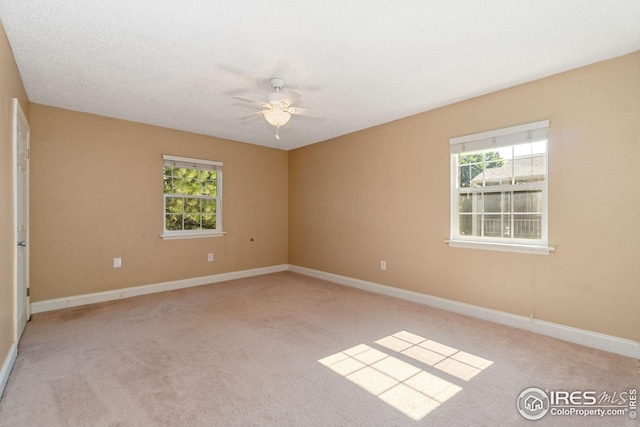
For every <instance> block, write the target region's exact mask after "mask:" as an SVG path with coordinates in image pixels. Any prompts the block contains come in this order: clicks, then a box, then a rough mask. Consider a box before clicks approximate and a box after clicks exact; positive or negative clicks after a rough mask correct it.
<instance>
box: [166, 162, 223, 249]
mask: <svg viewBox="0 0 640 427" xmlns="http://www.w3.org/2000/svg"><path fill="white" fill-rule="evenodd" d="M167 162H173V163H174V165H173V166H174V167H176V165H179V167H184V168H186V169H200V170H215V171H216V195H215V196H203V195H187V196H189V197H190V198H198V199H207V200H215V201H216V228H215V229H207V230H167V197H181V196H182V197H184V196H185V195H184V194H177V193H165V192H164V189H163V191H162V234H161V235H160V237H162V238H163V239H164V240H174V239H197V238H207V237H220V236H223V235H224V234H225V232H224V231H223V228H222V182H223V181H222V176H223V172H222V169H223V162H219V161H214V160H203V159H194V158H190V157H181V156H172V155H166V154H165V155H163V156H162V168H163V171H164V168H165V167H166V166H167ZM190 165H191V166H192V167H189V166H190ZM198 166H200V167H198ZM163 173H164V172H163Z"/></svg>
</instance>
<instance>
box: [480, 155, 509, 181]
mask: <svg viewBox="0 0 640 427" xmlns="http://www.w3.org/2000/svg"><path fill="white" fill-rule="evenodd" d="M493 154H495V156H498V157H499V153H493ZM512 174H513V172H512V168H511V163H510V162H508V161H506V162H505V161H504V160H502V159H499V160H493V161H490V162H487V163H486V164H485V171H484V181H485V185H486V186H489V185H503V184H507V185H508V184H511V175H512Z"/></svg>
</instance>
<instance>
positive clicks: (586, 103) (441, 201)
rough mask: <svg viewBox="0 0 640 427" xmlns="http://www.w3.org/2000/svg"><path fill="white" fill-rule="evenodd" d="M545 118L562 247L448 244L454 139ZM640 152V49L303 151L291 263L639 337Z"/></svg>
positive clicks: (295, 168)
mask: <svg viewBox="0 0 640 427" xmlns="http://www.w3.org/2000/svg"><path fill="white" fill-rule="evenodd" d="M543 119H550V129H549V132H550V140H549V206H550V207H549V224H550V226H549V240H550V244H551V245H555V246H557V252H555V253H553V254H551V255H549V256H541V255H526V254H515V253H503V252H491V251H482V250H472V249H459V248H450V247H449V246H447V245H446V244H445V243H444V240H445V239H447V238H448V237H449V139H450V138H451V137H455V136H462V135H467V134H472V133H476V132H482V131H487V130H492V129H498V128H503V127H508V126H513V125H518V124H523V123H529V122H534V121H538V120H543ZM639 162H640V52H636V53H634V54H631V55H627V56H624V57H620V58H616V59H613V60H610V61H605V62H601V63H598V64H594V65H591V66H588V67H584V68H580V69H576V70H573V71H569V72H566V73H563V74H559V75H556V76H552V77H549V78H546V79H542V80H539V81H535V82H532V83H529V84H525V85H521V86H517V87H514V88H510V89H507V90H503V91H500V92H496V93H492V94H489V95H486V96H482V97H478V98H474V99H471V100H468V101H465V102H460V103H457V104H454V105H450V106H447V107H444V108H440V109H437V110H433V111H430V112H426V113H423V114H420V115H417V116H413V117H409V118H406V119H403V120H399V121H396V122H392V123H388V124H385V125H382V126H378V127H375V128H371V129H367V130H364V131H361V132H357V133H354V134H351V135H347V136H344V137H340V138H337V139H334V140H330V141H326V142H323V143H319V144H315V145H311V146H308V147H304V148H301V149H298V150H294V151H292V152H290V153H289V219H290V221H289V263H290V264H294V265H299V266H303V267H308V268H313V269H318V270H322V271H326V272H331V273H335V274H340V275H345V276H349V277H354V278H358V279H363V280H369V281H373V282H377V283H382V284H386V285H391V286H395V287H398V288H403V289H408V290H412V291H417V292H422V293H425V294H429V295H434V296H438V297H442V298H448V299H452V300H455V301H461V302H464V303H469V304H474V305H477V306H481V307H487V308H491V309H496V310H501V311H505V312H508V313H514V314H518V315H522V316H530V315H533V317H534V318H536V319H542V320H546V321H550V322H555V323H559V324H563V325H568V326H572V327H577V328H582V329H586V330H591V331H595V332H600V333H605V334H610V335H614V336H618V337H622V338H627V339H631V340H636V341H638V340H640V308H639V307H638V301H640V286H638V284H639V283H640V190H638V184H637V183H638V175H639V174H640V166H639V165H640V163H639ZM380 260H386V261H387V265H388V270H387V271H381V270H380V268H379V262H380Z"/></svg>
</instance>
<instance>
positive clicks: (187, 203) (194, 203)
mask: <svg viewBox="0 0 640 427" xmlns="http://www.w3.org/2000/svg"><path fill="white" fill-rule="evenodd" d="M184 213H186V214H190V213H194V214H199V213H200V199H191V198H185V199H184Z"/></svg>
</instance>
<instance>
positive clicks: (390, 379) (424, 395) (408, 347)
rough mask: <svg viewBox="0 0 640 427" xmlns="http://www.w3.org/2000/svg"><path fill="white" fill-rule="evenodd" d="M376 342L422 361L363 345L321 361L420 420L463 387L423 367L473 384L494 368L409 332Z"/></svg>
mask: <svg viewBox="0 0 640 427" xmlns="http://www.w3.org/2000/svg"><path fill="white" fill-rule="evenodd" d="M375 344H377V345H378V346H381V347H384V348H386V349H388V350H391V351H393V352H396V353H398V354H401V355H403V356H406V357H407V358H409V359H411V360H413V361H415V362H419V363H417V364H413V363H408V362H407V361H405V360H401V359H400V358H398V357H394V356H393V355H391V354H389V353H387V352H385V351H381V350H379V349H376V348H373V347H371V346H369V345H367V344H364V343H363V344H358V345H356V346H354V347H351V348H348V349H346V350H344V351H341V352H338V353H335V354H332V355H330V356H327V357H324V358H322V359H320V360H318V362H319V363H321V364H322V365H324V366H326V367H327V368H329V369H331V370H332V371H333V372H335V373H337V374H338V375H341V376H342V377H344V378H346V379H348V380H349V381H351V382H352V383H354V384H356V385H358V386H359V387H360V388H362V389H364V390H366V391H367V392H369V393H371V394H372V395H374V396H376V397H378V398H379V399H380V400H381V401H383V402H385V403H386V404H388V405H390V406H391V407H393V408H395V409H397V410H398V411H400V412H402V413H403V414H405V415H406V416H408V417H409V418H411V419H413V420H416V421H420V420H421V419H422V418H424V417H425V416H427V415H428V414H429V413H430V412H431V411H433V410H434V409H436V408H438V407H439V406H440V405H442V404H443V403H445V402H446V401H447V400H449V399H451V398H452V397H453V396H455V395H456V394H457V393H458V392H460V391H461V390H462V387H460V386H458V385H456V384H454V383H452V382H450V381H447V380H445V379H444V378H441V377H439V376H438V375H434V374H433V373H430V372H427V371H425V370H424V369H422V368H421V367H420V366H419V364H424V365H428V366H429V367H432V368H435V369H437V370H439V371H441V372H443V373H446V374H448V375H451V376H453V377H455V378H458V379H460V380H463V381H469V380H471V379H472V378H473V377H475V376H476V375H477V374H479V373H480V372H482V371H483V370H485V369H486V368H488V367H489V366H491V365H492V364H493V362H492V361H490V360H487V359H484V358H482V357H479V356H476V355H473V354H471V353H467V352H464V351H461V350H458V349H456V348H453V347H450V346H447V345H444V344H442V343H439V342H436V341H433V340H429V339H427V338H424V337H421V336H419V335H416V334H412V333H410V332H407V331H400V332H398V333H395V334H393V335H389V336H387V337H384V338H381V339H379V340H377V341H375ZM427 369H428V368H427Z"/></svg>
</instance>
